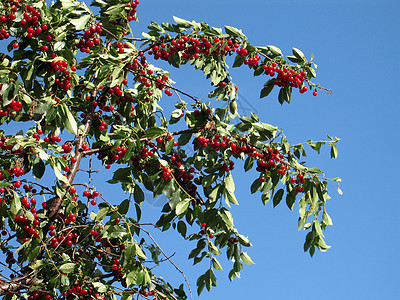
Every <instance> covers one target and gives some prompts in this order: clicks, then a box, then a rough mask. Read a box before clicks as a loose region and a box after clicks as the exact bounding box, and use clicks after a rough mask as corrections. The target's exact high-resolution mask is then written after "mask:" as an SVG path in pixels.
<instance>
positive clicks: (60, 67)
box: [48, 59, 76, 102]
mask: <svg viewBox="0 0 400 300" xmlns="http://www.w3.org/2000/svg"><path fill="white" fill-rule="evenodd" d="M48 64H49V70H51V69H52V70H54V71H55V72H56V75H57V76H58V78H56V79H55V83H54V86H53V90H54V91H56V90H57V89H61V90H65V91H67V90H69V89H70V88H71V83H70V81H71V79H72V74H70V72H75V71H76V66H71V67H70V68H69V70H68V61H66V60H62V59H59V60H53V61H51V62H50V63H48ZM56 101H57V102H59V101H60V99H57V98H56Z"/></svg>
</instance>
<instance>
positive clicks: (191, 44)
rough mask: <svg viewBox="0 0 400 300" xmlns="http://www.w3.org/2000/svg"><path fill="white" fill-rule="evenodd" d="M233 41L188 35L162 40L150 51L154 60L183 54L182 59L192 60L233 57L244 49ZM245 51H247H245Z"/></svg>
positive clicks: (162, 38)
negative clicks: (204, 56)
mask: <svg viewBox="0 0 400 300" xmlns="http://www.w3.org/2000/svg"><path fill="white" fill-rule="evenodd" d="M239 47H240V45H239V44H238V43H235V42H234V41H232V40H231V39H228V40H225V39H221V38H219V37H215V38H209V37H202V38H196V37H188V36H186V35H184V36H182V37H180V38H175V39H172V40H170V41H167V40H166V38H165V37H161V38H160V43H159V44H157V45H154V46H153V47H152V48H151V49H150V50H149V51H148V54H149V55H153V56H154V59H156V60H157V59H162V60H168V59H169V58H170V57H171V56H172V55H174V54H175V53H178V52H181V53H182V58H183V59H186V60H190V59H192V58H198V57H199V56H200V55H201V54H203V55H232V54H233V51H240V52H241V53H242V51H243V50H240V49H244V48H239ZM244 50H245V49H244ZM246 51H247V50H246Z"/></svg>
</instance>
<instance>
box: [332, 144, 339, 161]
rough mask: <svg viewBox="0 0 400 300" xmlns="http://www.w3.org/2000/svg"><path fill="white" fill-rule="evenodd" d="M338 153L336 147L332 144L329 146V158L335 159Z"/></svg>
mask: <svg viewBox="0 0 400 300" xmlns="http://www.w3.org/2000/svg"><path fill="white" fill-rule="evenodd" d="M337 155H338V151H337V146H336V144H333V145H332V146H331V158H337Z"/></svg>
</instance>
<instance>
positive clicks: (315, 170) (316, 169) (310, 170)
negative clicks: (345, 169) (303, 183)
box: [308, 167, 322, 173]
mask: <svg viewBox="0 0 400 300" xmlns="http://www.w3.org/2000/svg"><path fill="white" fill-rule="evenodd" d="M308 172H310V173H322V171H321V170H320V169H318V168H316V167H312V168H309V169H308Z"/></svg>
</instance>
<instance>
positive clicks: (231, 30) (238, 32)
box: [224, 25, 246, 40]
mask: <svg viewBox="0 0 400 300" xmlns="http://www.w3.org/2000/svg"><path fill="white" fill-rule="evenodd" d="M224 27H225V31H226V33H227V34H229V35H231V36H235V37H240V38H242V39H244V40H245V39H246V36H245V35H244V34H243V32H242V30H240V29H237V28H235V27H232V26H228V25H225V26H224Z"/></svg>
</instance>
